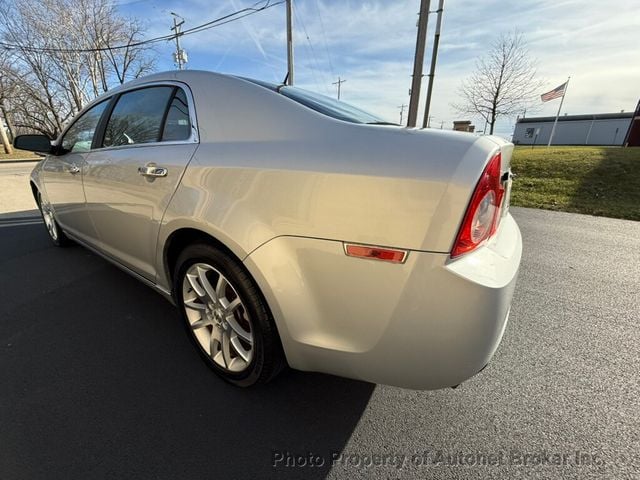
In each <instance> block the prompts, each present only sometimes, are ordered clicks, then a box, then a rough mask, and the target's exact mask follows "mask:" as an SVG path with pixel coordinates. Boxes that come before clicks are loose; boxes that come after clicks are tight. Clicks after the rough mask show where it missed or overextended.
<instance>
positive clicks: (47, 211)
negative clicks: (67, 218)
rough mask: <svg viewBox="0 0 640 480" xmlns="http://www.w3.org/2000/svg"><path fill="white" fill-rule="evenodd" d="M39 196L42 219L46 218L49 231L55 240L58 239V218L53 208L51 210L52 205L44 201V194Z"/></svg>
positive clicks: (45, 222) (45, 221)
mask: <svg viewBox="0 0 640 480" xmlns="http://www.w3.org/2000/svg"><path fill="white" fill-rule="evenodd" d="M38 197H39V200H40V211H41V212H42V219H43V220H44V224H45V226H46V227H47V231H48V232H49V235H51V238H52V239H53V240H54V241H55V240H58V228H57V227H56V219H55V217H54V215H53V210H51V205H49V204H48V203H45V202H43V201H42V195H39V196H38Z"/></svg>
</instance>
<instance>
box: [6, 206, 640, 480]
mask: <svg viewBox="0 0 640 480" xmlns="http://www.w3.org/2000/svg"><path fill="white" fill-rule="evenodd" d="M514 215H515V216H516V218H517V220H518V222H519V224H520V226H521V229H522V232H523V235H524V239H525V253H524V258H523V264H522V270H521V276H520V279H519V285H518V288H517V291H516V296H515V299H514V303H513V308H512V313H511V315H512V316H511V321H510V323H509V326H508V328H507V331H506V334H505V338H504V341H503V344H502V346H501V348H500V349H499V351H498V353H497V354H496V356H495V358H494V361H493V363H492V364H491V365H490V366H489V367H488V368H487V369H486V370H485V371H484V372H482V373H481V374H480V375H478V376H476V377H475V378H473V379H471V380H470V381H468V382H466V383H464V384H463V385H461V386H460V387H459V388H458V389H456V390H451V389H447V390H441V391H436V392H415V391H409V390H402V389H397V388H390V387H384V386H374V385H370V384H366V383H362V382H355V381H351V380H345V379H340V378H335V377H331V376H326V375H318V374H308V373H300V372H290V373H288V374H285V375H284V376H282V377H281V378H279V379H278V380H276V381H275V382H274V383H272V384H270V385H268V386H266V387H264V388H260V389H257V390H252V391H251V390H250V391H246V390H239V389H236V388H234V387H231V386H229V385H227V384H225V383H224V382H222V381H220V380H219V379H217V378H216V377H215V376H214V375H213V374H212V373H211V372H210V371H209V370H208V369H207V367H206V366H205V365H204V364H203V363H202V362H201V361H200V359H199V358H198V357H197V355H196V354H195V353H194V352H193V351H192V349H191V346H190V344H189V342H188V340H187V338H186V336H185V335H184V333H183V331H182V328H181V326H180V324H179V322H178V321H177V315H176V313H175V312H174V310H173V308H172V307H171V306H170V305H169V304H168V303H167V302H165V301H164V300H163V299H162V298H161V297H160V296H158V295H157V294H155V293H154V292H152V291H151V290H150V289H148V288H146V287H144V286H142V285H141V284H138V283H137V282H136V281H135V280H133V279H131V278H129V277H128V276H127V275H125V274H123V273H121V272H120V271H119V270H117V269H116V268H114V267H112V266H110V265H109V264H107V263H106V262H104V261H103V260H101V259H100V258H98V257H96V256H95V255H93V254H91V253H89V252H87V251H86V250H84V249H82V248H79V247H75V248H69V249H55V248H52V247H51V246H50V245H49V243H48V239H47V238H46V236H45V233H44V228H43V227H42V225H23V226H19V225H15V224H13V226H7V227H0V285H2V289H1V291H0V381H1V384H0V385H2V387H1V388H0V478H2V479H3V480H9V479H32V478H42V479H52V478H63V479H72V478H83V479H84V478H140V479H143V478H158V479H170V478H180V479H186V478H201V479H216V480H217V479H225V478H235V479H239V478H251V479H257V478H271V477H276V476H277V477H278V478H331V479H333V478H336V479H337V478H348V479H353V478H443V479H445V478H447V479H448V478H478V479H481V478H510V479H512V478H576V479H577V478H580V479H583V478H607V479H609V478H615V479H623V478H629V479H631V478H635V479H637V478H639V477H640V460H639V458H638V452H640V440H639V432H640V419H639V416H640V404H639V402H640V400H639V399H640V385H639V375H638V372H640V356H639V353H640V352H639V345H640V330H639V328H638V320H639V319H640V298H639V292H640V277H639V275H638V272H639V271H640V255H639V253H638V252H639V251H640V223H634V222H626V221H620V220H609V219H598V218H593V217H587V216H580V215H570V214H562V213H552V212H543V211H535V210H527V209H514ZM439 451H440V452H441V454H440V453H439ZM576 451H578V452H580V453H579V455H578V460H576ZM287 452H289V455H292V456H295V455H299V456H300V455H302V456H307V455H308V454H309V453H312V454H313V455H315V456H319V458H314V459H312V461H313V463H314V464H316V465H317V464H320V465H317V466H313V467H309V466H307V467H301V466H299V467H297V468H294V467H291V466H289V467H286V466H285V465H286V461H287V460H288V462H289V465H291V464H292V463H297V464H298V465H300V463H302V460H303V458H302V457H298V458H294V457H292V456H287V455H288V454H287ZM424 452H427V454H426V458H427V465H426V466H425V465H424V464H422V465H415V464H413V462H415V463H416V464H418V463H424V458H425V454H424ZM414 454H417V455H418V456H417V457H415V460H414V459H413V458H412V456H413V455H414ZM525 454H529V456H528V457H525V456H524V455H525ZM332 455H334V456H335V460H336V461H335V465H333V466H331V458H332ZM376 455H379V456H385V455H386V457H373V456H376ZM554 455H557V456H554ZM402 456H406V457H405V459H404V461H403V463H402V464H401V468H396V462H398V461H401V460H402V458H403V457H402ZM274 458H275V459H276V460H278V461H279V462H278V465H277V467H276V468H274V467H272V464H273V462H274ZM412 460H413V462H412ZM369 461H372V462H373V461H376V462H378V463H382V462H384V463H386V464H385V465H384V466H368V462H369ZM554 461H558V462H560V463H561V465H554V464H553V462H554ZM524 462H526V463H527V465H522V463H524ZM308 463H309V459H308V457H307V464H308ZM473 463H475V465H470V464H473ZM483 463H484V464H485V465H482V464H483ZM496 463H497V464H498V465H495V464H496ZM562 463H564V465H562ZM478 464H480V465H478ZM492 464H493V465H492Z"/></svg>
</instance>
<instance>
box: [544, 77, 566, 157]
mask: <svg viewBox="0 0 640 480" xmlns="http://www.w3.org/2000/svg"><path fill="white" fill-rule="evenodd" d="M569 80H571V77H569V78H567V84H566V85H565V86H564V92H563V93H562V99H561V100H560V106H559V107H558V113H556V119H555V121H554V122H553V127H552V128H551V135H549V143H548V144H547V148H549V147H550V146H551V141H552V140H553V134H554V133H555V131H556V124H557V123H558V117H559V116H560V110H562V103H563V102H564V96H565V95H566V94H567V90H568V89H569Z"/></svg>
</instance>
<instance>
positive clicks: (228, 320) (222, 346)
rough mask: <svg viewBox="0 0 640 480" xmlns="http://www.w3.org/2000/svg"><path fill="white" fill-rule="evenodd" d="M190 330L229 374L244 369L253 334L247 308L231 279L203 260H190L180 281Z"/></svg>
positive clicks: (247, 361) (252, 350)
mask: <svg viewBox="0 0 640 480" xmlns="http://www.w3.org/2000/svg"><path fill="white" fill-rule="evenodd" d="M182 299H183V304H184V307H185V313H186V316H187V319H188V321H189V326H190V328H191V331H192V333H193V335H194V337H195V338H196V340H197V341H198V343H199V344H200V346H201V347H202V349H203V350H204V351H205V352H206V353H207V355H209V356H210V357H211V359H212V360H213V361H214V362H215V364H216V365H217V366H218V367H220V368H222V369H224V370H226V371H228V372H233V373H240V372H242V371H244V370H246V369H247V367H248V366H249V364H250V363H251V360H252V359H253V353H254V336H253V330H252V324H251V320H250V318H249V315H248V313H247V310H246V308H245V306H244V304H243V302H242V299H241V298H240V296H239V295H238V293H237V291H236V289H235V288H234V286H233V285H232V284H231V282H230V281H229V280H228V279H227V278H226V277H225V276H224V275H223V274H222V273H221V272H219V271H218V270H217V269H215V268H214V267H212V266H211V265H208V264H206V263H194V264H193V265H191V266H190V267H189V268H188V269H187V272H186V274H185V275H184V279H183V281H182Z"/></svg>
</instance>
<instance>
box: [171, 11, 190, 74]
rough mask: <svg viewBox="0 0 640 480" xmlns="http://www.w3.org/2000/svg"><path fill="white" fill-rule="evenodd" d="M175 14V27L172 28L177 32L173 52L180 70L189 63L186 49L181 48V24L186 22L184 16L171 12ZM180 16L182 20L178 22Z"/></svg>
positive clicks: (174, 59)
mask: <svg viewBox="0 0 640 480" xmlns="http://www.w3.org/2000/svg"><path fill="white" fill-rule="evenodd" d="M169 13H171V15H172V16H173V27H172V28H171V30H175V32H176V36H175V38H176V51H175V53H174V54H173V61H174V62H175V63H176V64H177V65H178V70H182V69H183V65H184V64H185V63H187V54H186V52H185V51H184V50H182V49H181V48H180V35H182V34H181V33H180V26H181V25H182V24H183V23H184V18H182V17H181V16H180V15H178V14H177V13H173V12H169ZM178 18H180V19H181V21H180V23H178V21H177V19H178Z"/></svg>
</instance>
